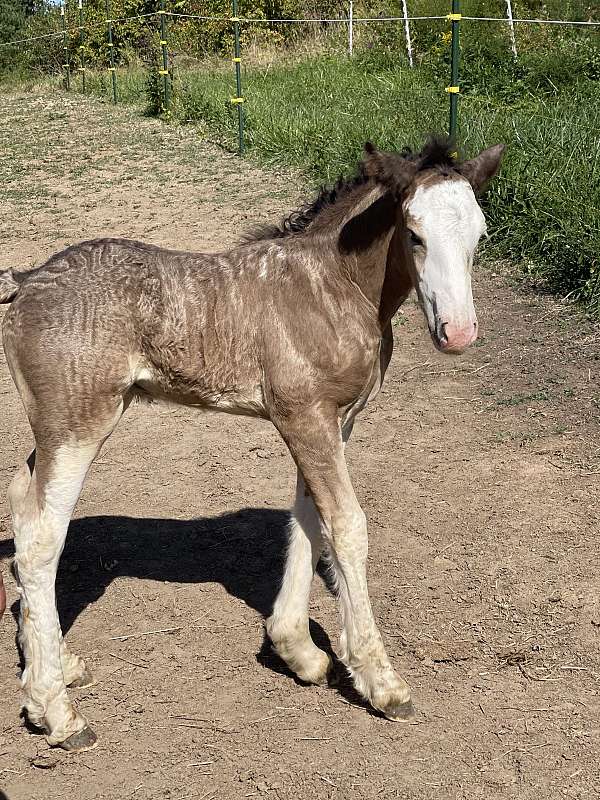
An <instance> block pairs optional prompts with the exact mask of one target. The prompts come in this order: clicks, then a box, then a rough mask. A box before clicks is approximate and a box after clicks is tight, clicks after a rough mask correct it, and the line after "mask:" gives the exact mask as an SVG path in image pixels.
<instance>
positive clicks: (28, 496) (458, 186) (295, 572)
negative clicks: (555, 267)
mask: <svg viewBox="0 0 600 800" xmlns="http://www.w3.org/2000/svg"><path fill="white" fill-rule="evenodd" d="M502 151H503V147H502V146H501V145H498V146H496V147H492V148H490V149H489V150H485V151H483V152H482V153H481V154H480V155H479V156H477V157H476V158H475V159H473V160H472V161H466V162H463V163H458V162H456V161H455V160H454V159H453V157H452V155H451V154H450V152H449V149H448V147H446V146H445V145H441V144H439V143H436V142H431V143H429V144H428V145H427V146H426V147H425V148H424V150H423V151H422V152H421V153H419V154H416V155H409V156H406V157H403V156H400V155H397V154H394V153H382V152H378V151H377V150H375V148H374V147H373V146H372V145H367V146H366V152H365V156H364V159H363V161H362V163H361V166H360V171H359V175H358V177H357V178H355V179H354V180H351V181H347V182H340V183H339V184H338V186H337V187H336V188H335V189H334V190H331V191H324V192H322V193H321V195H320V196H319V197H318V199H317V200H316V201H315V202H314V203H312V205H309V206H307V207H305V208H304V209H302V210H300V211H299V212H296V213H295V214H293V215H291V216H290V217H289V218H288V219H287V220H286V221H285V222H284V223H283V225H282V226H281V227H279V228H278V227H274V228H264V229H262V230H261V231H260V233H257V234H256V235H254V236H253V237H251V238H249V239H248V240H247V241H246V242H244V243H243V244H241V245H239V246H237V247H235V248H234V249H232V250H230V251H228V252H224V253H218V254H214V255H207V254H202V253H188V252H180V251H172V250H164V249H161V248H158V247H153V246H151V245H147V244H142V243H140V242H135V241H127V240H124V239H102V240H95V241H90V242H84V243H82V244H79V245H75V246H73V247H69V248H68V249H67V250H64V251H63V252H61V253H58V254H56V255H54V256H53V257H52V258H50V260H49V261H47V262H46V263H45V264H44V265H43V266H42V267H40V268H39V269H35V270H33V271H31V272H28V273H24V274H20V275H19V274H16V273H14V274H13V273H12V272H10V271H8V272H4V273H1V274H0V302H4V303H10V302H11V301H12V306H11V307H10V309H9V310H8V313H7V314H6V317H5V320H4V325H3V334H4V337H3V338H4V348H5V352H6V358H7V361H8V365H9V368H10V371H11V374H12V377H13V379H14V381H15V383H16V385H17V388H18V390H19V392H20V395H21V398H22V400H23V403H24V406H25V410H26V412H27V415H28V417H29V421H30V423H31V427H32V430H33V434H34V437H35V450H34V451H33V453H32V454H31V455H30V457H29V459H28V460H27V462H26V464H24V466H23V467H22V468H21V469H20V470H19V471H18V473H17V475H16V476H15V478H14V480H13V482H12V484H11V486H10V489H9V502H10V508H11V512H12V518H13V525H14V537H15V547H16V558H15V577H16V580H17V584H18V587H19V591H20V595H21V612H20V625H19V640H20V644H21V648H22V651H23V656H24V660H25V668H24V670H23V676H22V687H23V695H24V707H25V710H26V712H27V715H28V717H29V720H30V721H31V722H32V723H33V724H34V725H37V726H39V727H40V728H43V729H44V730H45V732H46V734H47V739H48V742H49V743H50V744H53V745H61V746H62V747H64V748H65V749H66V750H71V751H74V750H84V749H87V748H89V747H91V746H93V745H94V743H95V741H96V736H95V734H94V733H93V731H92V730H91V729H90V727H89V726H88V725H87V723H86V720H85V719H84V717H83V716H82V715H81V714H79V713H78V712H77V711H76V710H75V708H74V707H73V705H72V703H71V701H70V700H69V696H68V694H67V691H66V686H84V685H86V684H88V683H89V682H90V680H91V676H90V674H89V672H88V671H87V669H86V666H85V664H84V662H83V660H82V659H81V658H79V657H78V656H76V655H73V654H72V653H70V652H69V651H68V650H67V648H66V645H65V643H64V641H63V638H62V633H61V629H60V624H59V619H58V615H57V610H56V604H55V590H54V583H55V575H56V569H57V564H58V561H59V558H60V555H61V552H62V549H63V545H64V541H65V536H66V533H67V528H68V525H69V520H70V518H71V514H72V512H73V509H74V507H75V504H76V502H77V499H78V497H79V494H80V491H81V488H82V485H83V482H84V480H85V477H86V474H87V471H88V469H89V468H90V465H91V463H92V461H93V460H94V458H95V457H96V455H97V454H98V452H99V450H100V448H101V447H102V444H103V443H104V442H105V441H106V439H107V438H108V437H109V436H110V434H111V433H112V431H113V430H114V429H115V426H116V425H117V423H118V421H119V419H120V418H121V415H122V414H123V412H124V411H125V410H126V409H127V407H128V405H129V404H130V403H131V401H132V400H133V399H134V398H135V397H144V398H151V399H152V398H153V399H161V398H164V399H169V400H170V401H174V402H178V403H183V404H186V405H190V406H195V407H198V408H201V409H211V410H217V411H226V412H229V413H233V414H245V415H249V416H255V417H261V418H264V419H269V420H271V422H272V423H273V424H274V425H275V427H276V428H277V430H278V431H279V432H280V434H281V436H282V437H283V439H284V440H285V442H286V444H287V446H288V448H289V450H290V453H291V455H292V457H293V459H294V461H295V462H296V465H297V468H298V479H297V488H296V503H295V506H294V510H293V513H292V520H291V524H290V530H289V551H288V557H287V563H286V566H285V574H284V577H283V583H282V586H281V590H280V592H279V595H278V597H277V600H276V602H275V606H274V608H273V612H272V615H271V616H270V618H269V619H268V620H267V631H268V634H269V636H270V638H271V640H272V642H273V645H274V647H275V649H276V650H277V652H278V653H279V655H280V656H281V657H282V658H283V659H284V660H285V661H286V662H287V664H288V665H289V666H290V668H291V669H292V670H294V672H295V673H296V674H297V675H298V677H299V678H301V679H302V680H304V681H307V682H310V683H321V682H323V681H325V680H326V677H327V673H328V670H329V667H330V659H329V656H328V655H327V654H326V653H324V652H323V651H322V650H320V649H319V648H318V647H317V646H316V645H315V644H314V642H313V641H312V639H311V637H310V633H309V626H308V600H309V592H310V586H311V581H312V577H313V573H314V570H315V566H316V564H317V561H318V560H319V557H320V556H321V554H322V553H323V551H326V552H327V554H328V556H329V558H330V560H331V563H332V566H333V569H334V571H335V576H336V579H337V585H338V589H339V598H340V604H341V611H342V624H343V631H342V636H341V653H340V655H341V658H342V660H343V662H344V663H345V665H346V666H347V668H348V670H349V671H350V673H351V674H352V676H353V679H354V683H355V686H356V688H357V689H358V691H359V692H360V693H361V694H362V695H363V696H364V697H365V698H367V699H368V700H369V701H370V703H371V704H372V705H373V706H374V707H375V708H376V709H379V710H380V711H381V712H382V713H383V714H384V715H385V716H386V717H388V718H389V719H392V720H407V719H410V718H411V715H412V705H411V700H410V690H409V687H408V685H407V684H406V682H405V681H404V680H403V679H402V678H401V677H400V676H399V675H398V674H397V673H396V672H395V671H394V669H393V667H392V665H391V663H390V661H389V659H388V656H387V654H386V652H385V649H384V646H383V642H382V640H381V637H380V634H379V632H378V630H377V627H376V624H375V620H374V618H373V613H372V610H371V604H370V601H369V595H368V592H367V579H366V559H367V526H366V520H365V515H364V513H363V511H362V509H361V507H360V505H359V504H358V501H357V499H356V496H355V494H354V491H353V488H352V484H351V482H350V477H349V475H348V470H347V467H346V462H345V458H344V445H345V442H346V441H347V440H348V437H349V436H350V433H351V430H352V426H353V423H354V419H355V417H356V414H357V413H358V412H359V411H360V410H361V409H362V408H364V406H365V405H366V403H367V402H368V401H369V399H370V398H372V397H373V396H374V395H375V394H376V393H377V391H378V389H379V387H380V385H381V382H382V380H383V377H384V374H385V371H386V369H387V366H388V363H389V360H390V357H391V352H392V329H391V319H392V316H393V315H394V313H395V312H396V311H397V309H398V307H399V306H400V304H401V303H402V302H403V301H404V300H405V299H406V297H407V296H408V294H409V293H410V291H411V289H412V288H413V286H414V287H415V288H416V291H417V294H418V297H419V300H420V303H421V306H422V308H423V312H424V314H425V317H426V319H427V323H428V326H429V330H430V332H431V336H432V338H433V341H434V343H435V345H436V347H437V348H438V349H439V350H441V351H443V352H446V353H459V352H461V351H462V350H464V349H465V348H466V347H468V345H470V344H471V343H472V342H473V341H474V340H475V338H476V336H477V320H476V317H475V310H474V307H473V298H472V294H471V267H472V262H473V255H474V252H475V248H476V245H477V242H478V240H479V238H480V236H481V235H482V233H483V232H484V231H485V221H484V216H483V214H482V212H481V210H480V207H479V205H478V204H477V201H476V199H475V193H476V192H478V191H479V190H481V189H482V188H483V186H484V184H485V183H486V182H487V181H488V180H489V179H490V178H491V177H492V176H493V175H494V173H495V172H496V171H497V169H498V167H499V164H500V160H501V156H502Z"/></svg>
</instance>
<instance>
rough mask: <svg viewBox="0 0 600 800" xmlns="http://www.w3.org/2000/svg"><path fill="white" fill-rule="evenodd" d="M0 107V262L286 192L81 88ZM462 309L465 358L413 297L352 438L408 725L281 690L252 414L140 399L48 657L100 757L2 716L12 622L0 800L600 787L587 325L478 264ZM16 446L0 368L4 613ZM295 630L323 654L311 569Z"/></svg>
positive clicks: (283, 464)
mask: <svg viewBox="0 0 600 800" xmlns="http://www.w3.org/2000/svg"><path fill="white" fill-rule="evenodd" d="M0 112H1V115H2V120H3V125H2V129H1V131H0V137H1V153H0V167H1V176H2V192H1V202H2V232H1V235H2V241H1V248H0V267H8V266H12V265H16V266H18V267H31V266H34V265H37V264H40V263H41V262H42V261H43V260H44V259H45V258H46V257H47V256H49V255H50V254H51V253H53V252H55V251H56V250H57V249H59V248H62V247H64V246H65V245H67V244H69V243H72V242H76V241H77V240H81V239H84V238H90V237H94V236H102V235H108V234H112V235H115V234H117V235H123V236H131V237H138V238H142V239H145V240H147V241H150V242H154V243H155V244H161V245H167V246H176V247H190V248H195V249H200V248H206V249H212V248H219V247H224V246H226V245H228V244H229V243H231V242H234V241H235V239H236V237H237V236H238V235H239V234H240V233H241V232H242V231H243V230H244V228H245V227H246V226H247V225H248V224H249V223H251V222H252V221H255V220H258V221H266V220H271V219H274V218H278V217H279V216H280V215H281V214H282V213H283V211H285V210H286V209H289V208H290V207H292V206H293V205H295V204H296V202H297V200H298V196H299V195H300V194H301V193H302V187H301V185H300V182H299V181H298V180H297V179H294V177H293V176H289V175H287V176H286V175H274V174H272V173H265V172H261V171H259V170H257V169H255V168H253V167H252V166H250V165H248V163H244V162H240V161H239V160H238V159H237V158H235V157H234V156H232V155H228V154H224V153H223V152H221V151H220V150H218V149H217V148H216V147H214V146H212V145H211V144H210V143H207V142H204V141H202V140H201V138H199V137H198V135H197V134H195V133H194V131H193V130H192V129H186V128H179V129H178V128H175V127H168V126H166V125H164V124H162V123H160V122H158V121H156V120H144V119H142V118H140V117H137V116H136V115H135V114H134V112H133V111H130V110H127V109H123V108H118V109H113V108H111V107H109V106H103V105H101V104H99V103H97V102H95V101H90V100H84V99H83V98H81V97H79V96H76V95H72V96H65V95H62V94H59V93H51V92H50V93H48V92H46V93H45V94H42V93H40V92H39V91H38V92H34V93H30V94H21V95H12V96H11V95H9V96H4V97H3V98H2V101H1V109H0ZM476 296H477V302H478V308H479V314H480V319H481V322H482V327H483V335H482V337H481V340H480V342H479V344H478V346H477V347H475V348H474V349H472V350H471V351H470V352H469V353H467V354H466V355H464V356H462V357H461V358H448V357H443V356H441V355H438V354H436V353H435V352H434V350H433V348H432V345H431V343H430V341H429V337H428V335H427V334H426V332H425V329H424V324H423V322H422V320H421V316H420V313H419V311H418V309H417V308H416V306H415V305H414V303H409V304H408V306H407V308H406V309H405V312H404V313H403V314H401V315H399V317H398V319H397V321H396V322H397V324H396V328H395V331H396V337H397V344H396V352H395V355H394V359H393V362H392V366H391V368H390V371H389V376H388V380H387V384H386V387H385V390H384V391H383V392H382V394H381V395H380V396H379V398H378V399H377V401H376V402H375V403H374V404H373V406H372V407H370V408H369V409H368V410H367V411H366V413H364V414H363V415H362V420H361V421H360V423H359V424H358V426H357V428H356V429H355V435H354V438H353V440H352V443H351V446H350V448H349V461H350V464H351V469H352V473H353V475H354V480H355V485H356V488H357V492H358V495H359V498H360V500H361V502H362V504H363V506H364V508H365V510H366V512H367V515H368V518H369V523H370V558H369V573H370V587H371V597H372V600H373V605H374V608H375V612H376V615H377V618H378V620H379V622H380V626H381V630H382V634H383V637H384V639H385V641H386V643H387V646H388V648H389V651H390V653H391V655H392V656H393V659H394V661H395V663H396V664H397V666H398V668H399V669H400V670H401V671H402V673H403V674H404V675H405V676H406V678H407V679H408V680H409V682H410V684H411V685H412V687H413V691H414V700H415V704H416V706H417V708H418V711H419V717H418V720H417V722H416V723H415V724H412V725H408V726H406V725H401V724H394V723H392V722H387V721H385V720H384V719H382V718H380V717H379V716H377V715H376V714H374V713H372V712H371V710H370V709H369V708H366V707H365V706H364V705H363V704H362V703H361V702H360V700H359V698H358V697H357V696H356V695H355V694H354V693H353V691H352V689H351V687H350V686H349V684H348V682H347V680H344V679H343V678H342V679H340V681H339V682H338V685H337V686H332V687H329V688H314V687H307V686H301V685H298V683H297V682H296V681H295V680H294V678H293V676H292V675H291V674H290V673H289V672H288V671H287V670H286V669H285V667H284V666H283V665H282V663H281V662H280V661H279V660H278V659H277V658H276V657H275V656H274V655H273V654H272V653H271V651H270V648H269V645H268V644H267V643H265V642H264V636H263V617H264V615H265V614H266V613H267V612H268V610H269V607H270V605H271V603H272V600H273V596H274V593H275V591H276V588H277V584H278V580H279V576H280V573H281V566H282V555H283V548H284V524H285V520H286V511H285V510H286V509H287V508H288V506H289V504H290V499H291V497H292V493H293V486H294V469H293V467H292V463H291V459H290V458H289V456H288V455H287V453H286V450H285V447H284V445H283V444H282V443H281V442H280V441H279V439H278V438H277V435H276V434H275V432H274V430H272V429H271V428H270V427H269V425H267V424H266V423H261V422H253V421H248V420H244V419H241V418H240V419H237V418H229V417H226V416H220V417H217V416H210V415H202V414H199V413H195V412H193V411H190V410H186V409H181V408H173V407H154V408H150V409H148V408H143V407H136V408H132V409H131V410H130V411H129V413H128V414H127V415H126V418H125V419H124V420H123V422H122V423H121V425H120V426H119V428H118V430H117V432H116V434H115V435H114V436H113V438H112V439H111V440H110V441H109V443H108V445H107V447H106V448H105V450H104V451H103V453H102V455H101V456H100V458H99V459H98V461H97V462H96V463H95V465H94V467H93V469H92V471H91V474H90V477H89V479H88V482H87V484H86V487H85V490H84V492H83V495H82V498H81V501H80V503H79V505H78V507H77V510H76V518H75V520H74V522H73V523H72V526H71V530H70V534H69V538H68V543H67V547H66V551H65V554H64V557H63V559H62V563H61V567H60V572H59V578H58V598H59V605H60V611H61V615H62V622H63V626H64V629H65V631H66V633H67V637H68V641H69V644H70V646H71V649H73V650H74V651H75V652H79V653H81V654H82V655H84V656H85V657H86V659H87V660H88V662H89V664H90V665H91V666H92V668H93V670H94V674H95V676H96V679H97V680H96V683H95V685H93V686H92V687H91V688H88V689H85V690H80V691H78V692H76V693H75V696H76V701H77V703H78V705H79V707H80V708H81V709H82V711H83V712H84V713H85V714H86V715H87V717H88V718H89V720H90V722H91V724H92V725H93V727H94V729H95V730H96V731H97V733H98V734H99V736H100V743H99V746H98V748H97V749H95V750H93V751H91V752H88V753H85V754H83V755H79V756H72V755H69V754H67V753H64V752H62V751H59V750H58V751H57V750H50V749H49V748H48V746H47V745H46V743H45V740H44V738H43V737H42V736H40V735H35V734H33V733H31V732H29V731H28V730H27V729H26V728H25V727H23V724H22V722H21V721H20V719H19V688H18V680H17V676H18V672H19V666H18V659H17V653H16V649H15V643H14V636H15V622H14V619H13V616H12V615H11V614H10V613H8V612H7V614H6V615H5V617H4V620H3V622H2V623H1V625H0V787H1V790H2V791H0V796H2V792H4V795H5V796H6V797H7V798H9V800H42V799H43V800H54V799H55V798H72V800H92V798H111V800H115V799H116V800H125V799H126V798H135V800H149V799H150V798H152V800H156V798H173V799H174V800H186V799H187V798H197V800H201V799H202V798H204V800H212V798H215V800H217V798H218V799H220V798H223V800H233V799H234V798H235V799H237V798H246V797H255V798H273V800H284V798H294V799H295V800H308V799H309V798H311V799H312V798H340V799H341V798H357V800H358V799H359V798H381V799H383V800H387V798H410V799H411V800H427V799H428V798H436V800H437V799H438V798H444V799H445V798H469V799H470V798H478V799H479V798H481V799H482V800H483V799H484V798H485V800H494V799H495V798H503V799H504V798H519V800H529V799H530V798H535V799H536V800H542V799H546V798H562V797H568V798H582V799H583V798H586V799H587V798H593V797H598V796H600V795H599V791H600V730H599V723H600V695H599V691H600V608H599V600H598V591H599V581H600V547H599V545H600V534H599V530H598V518H597V504H596V499H597V489H598V480H599V477H600V437H599V435H598V412H599V409H598V406H599V404H600V388H599V382H598V379H599V372H600V361H598V357H599V355H600V337H599V335H598V332H597V330H595V329H593V328H592V327H591V326H589V325H588V324H587V323H585V322H584V321H583V320H582V319H581V318H580V317H577V316H575V315H574V314H573V313H572V312H570V311H569V310H568V309H566V308H565V307H564V306H560V305H558V304H556V303H554V302H553V301H550V300H548V299H543V298H540V297H536V296H534V295H532V294H527V293H526V292H525V291H524V290H522V289H521V290H517V289H515V288H514V287H512V286H511V284H510V280H509V277H508V276H507V275H505V274H504V275H503V274H500V272H499V271H498V272H496V273H494V272H493V271H491V270H490V269H489V268H488V269H486V270H483V269H480V270H479V273H478V277H477V282H476ZM299 313H302V311H301V309H299ZM30 446H31V440H30V432H29V428H28V426H27V424H26V421H25V419H24V414H23V412H22V409H21V406H20V402H19V398H18V396H17V394H16V391H15V389H14V386H13V384H12V382H11V379H10V377H9V374H8V370H7V368H6V364H5V362H4V360H3V357H0V484H1V487H2V488H1V495H0V498H1V499H0V560H1V568H2V570H3V573H4V576H5V579H6V581H7V590H8V595H9V603H10V605H11V606H12V608H13V611H14V609H15V605H14V603H15V599H16V592H15V587H14V583H13V580H12V578H11V577H10V576H9V572H8V565H9V561H10V559H11V557H12V555H13V543H12V539H11V530H10V521H9V516H8V509H7V506H6V503H5V488H6V486H7V485H8V483H9V481H10V479H11V477H12V474H13V472H14V471H15V469H16V468H17V467H18V465H20V464H21V462H22V461H23V459H24V457H25V456H26V454H27V453H28V451H29V449H30ZM311 618H312V620H313V631H314V635H315V637H316V639H317V640H318V641H319V642H320V643H321V644H323V645H324V646H326V647H333V648H335V643H336V641H337V633H338V628H339V625H338V616H337V610H336V604H335V600H334V598H333V597H332V596H331V594H330V593H329V592H328V590H327V588H326V587H325V585H324V584H323V582H322V581H321V580H320V579H316V580H315V590H314V597H313V601H312V606H311ZM159 631H160V632H159ZM330 639H331V644H330Z"/></svg>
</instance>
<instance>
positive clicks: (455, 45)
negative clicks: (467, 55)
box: [446, 0, 461, 142]
mask: <svg viewBox="0 0 600 800" xmlns="http://www.w3.org/2000/svg"><path fill="white" fill-rule="evenodd" d="M448 19H450V20H451V21H452V55H451V62H450V64H451V66H450V86H448V87H447V88H446V91H447V92H448V93H449V94H450V131H449V133H450V138H451V139H452V141H454V142H455V141H456V129H457V124H458V95H459V93H460V86H459V84H458V62H459V58H460V42H459V29H460V19H461V14H460V0H452V14H450V15H449V17H448Z"/></svg>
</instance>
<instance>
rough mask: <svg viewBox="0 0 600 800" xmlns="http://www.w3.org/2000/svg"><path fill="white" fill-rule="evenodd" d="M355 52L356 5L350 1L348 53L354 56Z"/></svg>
mask: <svg viewBox="0 0 600 800" xmlns="http://www.w3.org/2000/svg"><path fill="white" fill-rule="evenodd" d="M353 50H354V3H353V2H352V0H350V8H349V9H348V53H349V55H352V51H353Z"/></svg>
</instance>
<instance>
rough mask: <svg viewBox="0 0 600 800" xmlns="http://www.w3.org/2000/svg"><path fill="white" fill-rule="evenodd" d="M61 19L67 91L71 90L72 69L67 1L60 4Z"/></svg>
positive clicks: (64, 0)
mask: <svg viewBox="0 0 600 800" xmlns="http://www.w3.org/2000/svg"><path fill="white" fill-rule="evenodd" d="M60 17H61V19H62V29H63V69H64V71H65V89H66V90H67V91H69V89H70V88H71V67H70V65H69V43H68V42H69V34H68V32H67V0H62V2H61V4H60Z"/></svg>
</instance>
